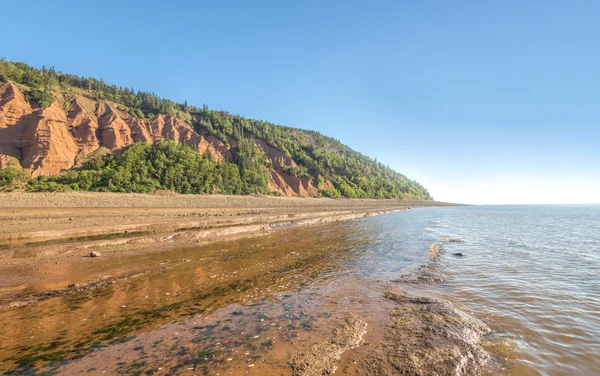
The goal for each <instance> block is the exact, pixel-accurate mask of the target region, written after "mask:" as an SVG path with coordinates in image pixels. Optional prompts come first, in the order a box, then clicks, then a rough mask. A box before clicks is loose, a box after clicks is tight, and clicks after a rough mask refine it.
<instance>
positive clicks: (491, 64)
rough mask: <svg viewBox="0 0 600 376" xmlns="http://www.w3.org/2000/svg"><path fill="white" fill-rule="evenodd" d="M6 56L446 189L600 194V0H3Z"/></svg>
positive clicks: (551, 199)
mask: <svg viewBox="0 0 600 376" xmlns="http://www.w3.org/2000/svg"><path fill="white" fill-rule="evenodd" d="M1 8H2V14H3V16H4V17H3V19H2V30H3V37H2V44H1V45H0V56H4V57H6V58H7V59H8V60H14V61H23V62H26V63H29V64H32V65H34V66H38V67H41V66H42V65H46V66H47V67H50V66H55V67H56V68H57V69H59V70H62V71H65V72H69V73H74V74H79V75H84V76H92V77H96V78H103V79H104V80H105V81H107V82H109V83H115V84H118V85H123V86H131V87H134V88H135V89H140V90H145V91H152V92H155V93H157V94H158V95H160V96H163V97H166V98H170V99H173V100H177V101H184V100H188V102H189V103H191V104H196V105H201V104H203V103H206V104H207V105H208V106H209V107H210V108H213V109H224V110H227V111H230V112H233V113H239V114H241V115H244V116H248V117H253V118H259V119H265V120H269V121H272V122H276V123H280V124H285V125H290V126H295V127H301V128H307V129H315V130H318V131H320V132H322V133H324V134H326V135H329V136H333V137H335V138H338V139H339V140H341V141H342V142H344V143H346V144H348V145H349V146H351V147H352V148H354V149H356V150H359V151H361V152H363V153H364V154H367V155H369V156H372V157H377V158H378V160H380V161H382V162H384V163H387V164H389V165H390V166H392V167H393V168H395V169H397V170H398V171H400V172H402V173H404V174H406V175H408V176H409V177H411V178H413V179H416V180H418V181H419V182H421V183H422V184H423V185H425V186H426V187H428V188H429V190H430V192H431V193H432V194H433V196H434V197H435V198H436V199H440V200H447V201H459V202H469V203H565V202H574V203H577V202H600V94H599V93H600V2H598V1H547V0H546V1H541V0H540V1H361V2H354V1H296V2H289V1H258V0H255V1H212V2H202V1H176V0H173V1H166V2H165V1H123V0H121V1H99V2H90V1H81V0H78V1H53V2H50V1H11V2H7V3H5V4H2V7H1Z"/></svg>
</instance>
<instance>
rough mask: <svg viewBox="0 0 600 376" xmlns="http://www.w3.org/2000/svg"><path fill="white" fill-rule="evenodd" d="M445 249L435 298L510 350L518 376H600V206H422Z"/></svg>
mask: <svg viewBox="0 0 600 376" xmlns="http://www.w3.org/2000/svg"><path fill="white" fill-rule="evenodd" d="M414 215H415V216H418V217H421V216H424V217H428V218H427V219H426V221H428V223H429V226H428V228H427V231H431V232H432V233H435V234H444V235H447V236H451V237H453V238H458V239H461V240H463V241H464V242H463V243H450V244H446V245H445V246H446V249H447V251H448V253H450V252H458V251H460V252H463V253H465V254H466V255H467V256H466V257H462V258H458V257H453V256H449V255H448V253H447V254H446V255H445V256H444V258H443V261H444V264H445V267H446V271H447V273H448V274H449V275H450V279H449V281H448V283H446V284H444V285H442V286H439V288H437V290H438V292H440V293H441V294H444V295H446V296H447V297H449V298H450V299H451V300H453V301H455V302H457V303H458V304H459V305H461V306H462V307H463V308H466V309H468V310H470V311H472V312H474V313H476V314H477V315H478V316H479V317H481V318H484V319H486V321H487V322H488V323H490V325H491V326H493V327H494V329H496V330H497V332H496V336H498V337H503V338H504V339H506V340H507V341H508V343H512V344H513V345H514V347H515V349H514V350H515V352H514V353H513V354H512V356H511V357H510V358H509V360H508V363H509V365H510V367H511V370H512V373H513V374H516V375H528V374H532V375H537V374H541V375H598V374H600V206H594V205H590V206H498V207H496V206H490V207H483V206H482V207H464V208H439V209H434V210H429V209H424V210H422V211H415V212H414Z"/></svg>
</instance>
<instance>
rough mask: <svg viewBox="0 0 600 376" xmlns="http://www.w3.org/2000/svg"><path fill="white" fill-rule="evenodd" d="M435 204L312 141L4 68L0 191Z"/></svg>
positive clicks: (74, 79) (390, 174)
mask: <svg viewBox="0 0 600 376" xmlns="http://www.w3.org/2000/svg"><path fill="white" fill-rule="evenodd" d="M3 186H4V188H6V187H10V189H15V188H18V189H25V190H32V191H36V190H92V191H120V192H153V191H156V190H161V189H167V190H173V191H176V192H180V193H227V194H253V193H259V194H276V195H284V196H313V197H320V196H328V197H340V196H343V197H351V198H416V199H427V200H430V199H432V198H431V196H430V195H429V193H428V191H427V190H426V189H425V188H424V187H423V186H421V185H420V184H419V183H417V182H415V181H413V180H410V179H408V178H407V177H406V176H404V175H402V174H400V173H398V172H396V171H394V170H392V169H390V168H389V167H386V166H384V165H383V164H381V163H378V162H377V161H374V160H372V159H371V158H368V157H366V156H364V155H362V154H360V153H358V152H356V151H353V150H351V149H350V148H348V147H347V146H345V145H343V144H342V143H340V142H339V141H337V140H335V139H332V138H329V137H326V136H323V135H321V134H320V133H318V132H314V131H306V130H301V129H296V128H290V127H285V126H280V125H275V124H272V123H268V122H265V121H262V120H252V119H246V118H243V117H241V116H239V115H233V114H230V113H227V112H224V111H214V110H209V109H208V108H206V106H204V107H202V108H198V107H194V106H190V105H188V104H187V103H184V104H180V103H175V102H172V101H169V100H166V99H161V98H159V97H158V96H156V95H155V94H152V93H146V92H139V91H138V92H135V91H134V90H133V89H129V88H123V87H118V86H115V85H108V84H106V83H104V82H103V81H101V80H96V79H93V78H84V77H79V76H74V75H69V74H64V73H61V72H58V71H56V70H54V69H53V68H51V69H46V68H42V69H39V70H38V69H36V68H33V67H30V66H28V65H26V64H23V63H13V62H7V61H0V189H1V188H2V187H3Z"/></svg>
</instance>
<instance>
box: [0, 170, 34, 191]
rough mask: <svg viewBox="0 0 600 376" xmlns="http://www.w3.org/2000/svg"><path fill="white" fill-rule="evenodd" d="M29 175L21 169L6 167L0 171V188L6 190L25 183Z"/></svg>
mask: <svg viewBox="0 0 600 376" xmlns="http://www.w3.org/2000/svg"><path fill="white" fill-rule="evenodd" d="M28 178H29V175H28V174H27V171H25V170H23V169H22V168H21V167H17V166H8V167H6V168H2V169H0V188H6V187H10V186H13V185H15V184H18V183H22V182H25V181H27V179H28Z"/></svg>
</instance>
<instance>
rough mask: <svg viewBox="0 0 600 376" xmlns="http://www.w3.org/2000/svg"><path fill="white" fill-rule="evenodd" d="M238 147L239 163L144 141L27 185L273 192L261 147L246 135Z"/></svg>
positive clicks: (101, 189) (75, 188)
mask: <svg viewBox="0 0 600 376" xmlns="http://www.w3.org/2000/svg"><path fill="white" fill-rule="evenodd" d="M237 153H238V159H237V163H230V162H229V163H228V162H226V161H222V162H217V161H215V160H214V159H213V158H212V156H211V154H210V153H209V152H207V153H205V154H200V153H198V152H197V151H195V150H194V149H192V148H190V147H188V146H186V145H183V144H177V143H175V142H174V141H171V140H160V141H158V142H156V143H154V144H152V145H151V144H147V143H142V142H140V143H135V144H133V145H131V146H129V147H128V148H127V149H126V150H125V152H123V153H122V154H120V155H106V156H104V157H102V156H100V155H95V156H91V157H90V159H89V160H88V161H87V162H86V163H85V164H84V166H83V167H82V168H80V169H73V170H69V171H67V172H65V173H63V174H61V175H54V176H40V177H38V178H36V179H32V180H30V181H29V182H28V183H27V185H26V186H25V187H24V188H25V189H26V190H28V191H34V192H35V191H71V190H72V191H99V192H138V193H151V192H155V191H157V190H170V191H173V192H177V193H194V194H210V193H222V194H232V195H240V194H245V195H248V194H272V193H274V192H269V191H268V188H267V184H268V181H269V176H268V174H267V172H266V170H265V161H266V159H265V157H264V154H262V151H261V150H260V149H258V148H256V147H255V146H254V144H253V143H252V142H250V141H248V142H242V143H241V144H240V146H239V148H238V151H237ZM0 171H2V170H0ZM6 171H8V169H6ZM11 177H12V178H13V179H15V180H16V181H17V182H18V181H20V180H17V179H20V178H21V177H22V176H20V175H16V173H15V172H11ZM5 180H7V179H5ZM0 186H2V174H1V173H0Z"/></svg>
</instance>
